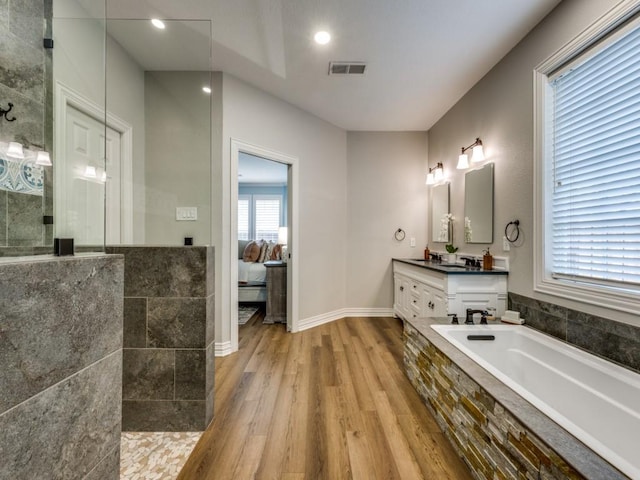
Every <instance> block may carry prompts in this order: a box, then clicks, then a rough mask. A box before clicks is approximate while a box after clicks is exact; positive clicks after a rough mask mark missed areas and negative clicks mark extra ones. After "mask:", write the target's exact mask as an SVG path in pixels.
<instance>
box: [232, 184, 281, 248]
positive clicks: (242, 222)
mask: <svg viewBox="0 0 640 480" xmlns="http://www.w3.org/2000/svg"><path fill="white" fill-rule="evenodd" d="M282 209H283V201H282V196H281V195H239V196H238V240H265V241H272V242H277V241H278V229H279V228H280V226H281V225H283V212H282Z"/></svg>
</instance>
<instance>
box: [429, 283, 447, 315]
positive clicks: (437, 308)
mask: <svg viewBox="0 0 640 480" xmlns="http://www.w3.org/2000/svg"><path fill="white" fill-rule="evenodd" d="M431 302H432V304H433V309H432V312H433V313H432V316H434V317H446V316H447V313H448V308H447V307H448V304H447V297H446V296H445V294H444V292H443V291H442V290H437V289H435V288H432V289H431Z"/></svg>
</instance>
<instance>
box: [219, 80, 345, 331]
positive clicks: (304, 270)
mask: <svg viewBox="0 0 640 480" xmlns="http://www.w3.org/2000/svg"><path fill="white" fill-rule="evenodd" d="M222 95H223V105H222V111H223V128H222V162H221V176H220V177H216V176H215V174H214V179H215V183H214V190H217V193H216V196H215V199H214V209H216V210H218V211H219V213H218V214H217V215H219V216H220V217H219V220H220V223H219V224H218V225H219V226H221V227H222V229H221V230H219V231H217V232H214V238H213V243H214V244H215V245H223V234H224V233H226V231H225V230H224V229H225V225H224V223H223V215H224V212H223V211H222V198H223V197H224V196H226V195H230V193H229V179H228V175H229V173H228V170H225V169H226V168H228V166H229V161H230V160H229V159H230V155H231V153H230V145H231V139H232V138H233V139H238V140H240V141H243V142H246V143H250V144H253V145H257V146H260V147H263V148H267V149H270V150H274V151H277V152H280V153H284V154H287V155H290V156H294V157H297V158H298V159H299V173H300V185H299V187H298V188H299V190H300V192H299V193H300V206H299V207H300V218H299V229H300V230H299V231H300V239H299V245H298V246H297V253H296V255H297V258H298V261H299V268H300V279H299V285H298V289H299V299H300V302H299V305H300V315H299V316H300V318H301V319H304V318H307V317H311V316H314V315H319V314H324V313H327V312H332V311H334V310H338V309H341V308H343V307H344V305H345V303H346V300H345V299H346V297H345V295H346V254H347V247H346V242H345V241H344V238H345V232H346V231H347V213H346V210H347V189H346V187H347V180H346V179H347V161H346V137H347V134H346V132H345V131H344V130H342V129H340V128H338V127H336V126H334V125H331V124H329V123H327V122H325V121H323V120H321V119H319V118H318V117H315V116H313V115H311V114H309V113H307V112H305V111H303V110H300V109H299V108H297V107H294V106H292V105H290V104H288V103H285V102H283V101H281V100H279V99H277V98H275V97H273V96H271V95H269V94H267V93H265V92H263V91H261V90H259V89H257V88H255V87H253V86H251V85H248V84H246V83H244V82H242V81H241V80H238V79H237V78H235V77H233V76H232V75H228V74H223V84H222ZM214 161H215V154H214ZM225 175H226V176H225ZM216 220H218V219H216V218H215V215H214V222H215V221H216ZM214 225H216V224H215V223H214ZM226 248H227V250H226V255H228V256H229V258H230V257H231V255H234V256H235V251H233V250H231V249H230V247H229V246H228V245H227V246H226ZM216 255H219V256H218V257H217V258H216V268H217V269H218V270H217V274H216V278H222V275H221V269H222V266H223V264H225V263H224V257H222V255H223V252H222V250H221V249H218V248H216ZM228 262H229V259H227V262H226V265H228ZM221 283H222V282H217V285H216V297H217V298H218V299H220V298H221V296H222V295H221V290H220V289H221V288H222V286H221V285H220V284H221ZM228 287H230V286H228ZM220 303H221V302H220V301H218V302H216V307H217V306H218V305H219V304H220ZM216 320H217V321H218V322H221V321H222V319H221V313H220V311H218V310H217V311H216ZM228 328H229V327H228V326H227V327H226V328H225V327H224V325H216V335H217V337H216V342H221V341H227V340H228V339H229V338H230V332H229V331H228Z"/></svg>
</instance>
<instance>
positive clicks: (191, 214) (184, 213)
mask: <svg viewBox="0 0 640 480" xmlns="http://www.w3.org/2000/svg"><path fill="white" fill-rule="evenodd" d="M176 220H178V221H182V222H195V221H196V220H198V207H176Z"/></svg>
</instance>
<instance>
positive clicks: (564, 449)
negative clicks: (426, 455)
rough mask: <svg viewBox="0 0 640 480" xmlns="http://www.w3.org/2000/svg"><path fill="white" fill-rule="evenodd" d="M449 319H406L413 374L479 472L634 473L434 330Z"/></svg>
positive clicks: (604, 478) (609, 476) (606, 476)
mask: <svg viewBox="0 0 640 480" xmlns="http://www.w3.org/2000/svg"><path fill="white" fill-rule="evenodd" d="M449 322H450V319H445V318H418V319H410V320H409V321H408V322H405V330H404V339H405V351H404V362H405V372H406V374H407V377H408V378H409V380H410V381H411V383H412V384H413V386H414V387H415V388H416V390H417V391H418V393H419V394H420V396H421V397H422V398H423V400H424V402H425V404H426V406H427V408H429V410H430V411H431V412H432V413H433V414H434V416H435V418H436V420H437V422H438V424H439V426H440V428H441V429H442V431H443V432H444V433H445V435H446V436H447V438H448V439H449V441H450V442H451V444H452V445H453V446H454V448H455V449H456V451H457V452H458V454H459V455H460V456H461V458H462V459H463V460H464V461H465V463H466V464H467V466H468V467H469V468H470V470H471V472H472V474H473V475H474V477H475V478H477V479H492V478H545V479H565V478H588V479H593V480H599V479H601V480H618V479H625V478H627V477H626V476H624V475H623V474H622V473H620V472H619V471H618V470H617V469H615V468H614V467H613V466H611V465H610V464H609V463H608V462H606V461H605V460H604V459H602V458H601V457H600V456H599V455H597V454H596V453H595V452H593V451H592V450H591V449H589V448H588V447H586V446H585V445H584V444H583V443H582V442H580V441H578V440H577V439H576V438H575V437H573V436H572V435H571V434H569V433H568V432H567V431H566V430H564V429H563V428H562V427H560V426H559V425H557V424H556V423H555V422H553V421H552V420H551V419H550V418H549V417H547V416H546V415H544V414H543V413H542V412H540V411H539V410H538V409H536V408H535V407H534V406H533V405H531V404H530V403H529V402H527V401H526V400H524V399H523V398H522V397H520V396H519V395H518V394H517V393H515V392H514V391H513V390H511V389H510V388H509V387H507V386H506V385H504V384H503V383H502V382H500V381H499V380H498V379H496V378H495V377H494V376H493V375H491V374H490V373H488V372H487V371H486V370H484V369H483V368H482V367H480V366H479V365H478V364H476V363H475V362H474V361H473V360H471V359H470V358H469V357H467V356H466V355H465V354H463V353H462V352H460V351H459V350H458V349H457V348H456V347H454V346H453V345H452V344H450V343H449V342H448V341H447V340H445V339H444V338H443V337H441V336H440V335H439V334H438V333H437V332H436V331H435V330H433V329H432V328H431V324H433V323H449ZM494 476H495V477H494Z"/></svg>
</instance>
